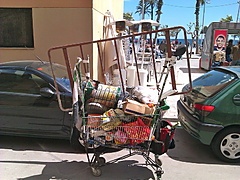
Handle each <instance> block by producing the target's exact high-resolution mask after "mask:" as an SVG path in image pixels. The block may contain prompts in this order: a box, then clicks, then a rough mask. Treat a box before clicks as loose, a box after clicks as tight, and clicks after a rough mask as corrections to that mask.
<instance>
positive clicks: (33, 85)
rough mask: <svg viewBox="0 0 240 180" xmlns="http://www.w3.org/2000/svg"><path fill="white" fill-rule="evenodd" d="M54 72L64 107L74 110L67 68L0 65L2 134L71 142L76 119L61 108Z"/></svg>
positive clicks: (21, 63)
mask: <svg viewBox="0 0 240 180" xmlns="http://www.w3.org/2000/svg"><path fill="white" fill-rule="evenodd" d="M52 70H53V71H54V74H55V77H56V83H57V87H58V89H59V94H60V98H61V102H62V106H63V107H64V108H71V107H72V91H71V88H70V83H69V79H68V78H67V77H68V76H67V71H66V68H65V66H62V65H59V64H52V68H51V66H50V63H49V62H43V61H32V60H31V61H30V60H23V61H11V62H4V63H0V134H1V135H18V136H29V137H40V138H42V137H44V138H60V139H70V134H71V127H72V117H71V115H70V114H69V111H62V110H61V109H60V108H59V103H58V99H57V96H56V88H55V87H56V86H55V84H54V80H53V75H52Z"/></svg>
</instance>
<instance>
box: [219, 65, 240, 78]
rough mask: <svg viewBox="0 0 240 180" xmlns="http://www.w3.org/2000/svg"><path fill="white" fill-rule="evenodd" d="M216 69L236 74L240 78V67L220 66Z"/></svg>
mask: <svg viewBox="0 0 240 180" xmlns="http://www.w3.org/2000/svg"><path fill="white" fill-rule="evenodd" d="M214 69H222V70H227V71H230V72H232V73H234V74H236V75H237V76H238V78H240V66H218V67H216V68H214Z"/></svg>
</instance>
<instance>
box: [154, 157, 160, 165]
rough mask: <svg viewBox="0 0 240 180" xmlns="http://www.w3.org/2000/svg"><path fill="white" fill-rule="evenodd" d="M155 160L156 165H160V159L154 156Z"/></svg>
mask: <svg viewBox="0 0 240 180" xmlns="http://www.w3.org/2000/svg"><path fill="white" fill-rule="evenodd" d="M155 162H156V163H157V165H159V166H162V161H161V160H160V159H159V158H156V159H155Z"/></svg>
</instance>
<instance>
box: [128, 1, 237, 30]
mask: <svg viewBox="0 0 240 180" xmlns="http://www.w3.org/2000/svg"><path fill="white" fill-rule="evenodd" d="M138 2H139V0H124V12H125V13H126V12H130V13H131V12H132V13H133V17H134V19H135V20H140V19H141V16H140V15H138V14H135V12H136V6H137V5H138ZM208 2H209V3H207V4H206V6H205V18H204V23H203V10H204V9H203V7H201V9H200V16H199V20H200V26H202V24H204V25H205V26H208V25H209V24H210V23H211V22H219V21H220V19H221V18H225V17H226V16H227V15H232V17H233V22H236V19H237V14H238V7H239V4H238V3H237V2H238V0H227V1H226V0H208ZM163 3H164V4H163V6H162V13H163V14H162V15H161V19H160V24H162V25H168V26H169V27H172V26H179V25H180V26H184V27H185V28H186V29H188V26H187V24H189V23H190V22H191V23H194V22H195V14H194V12H195V4H196V0H163ZM145 19H150V17H147V16H146V17H145ZM154 20H155V19H154ZM239 21H240V19H239Z"/></svg>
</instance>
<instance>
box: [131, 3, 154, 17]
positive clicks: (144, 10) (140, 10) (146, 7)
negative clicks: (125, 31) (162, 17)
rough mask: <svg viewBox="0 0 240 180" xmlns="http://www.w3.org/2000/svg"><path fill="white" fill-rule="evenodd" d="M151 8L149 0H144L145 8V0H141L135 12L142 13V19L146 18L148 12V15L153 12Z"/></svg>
mask: <svg viewBox="0 0 240 180" xmlns="http://www.w3.org/2000/svg"><path fill="white" fill-rule="evenodd" d="M149 8H150V5H149V3H148V1H147V0H145V1H144V8H143V0H140V1H139V3H138V6H137V10H136V12H135V14H139V15H142V19H144V17H145V15H146V14H147V15H150V14H151V11H150V9H149Z"/></svg>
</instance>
